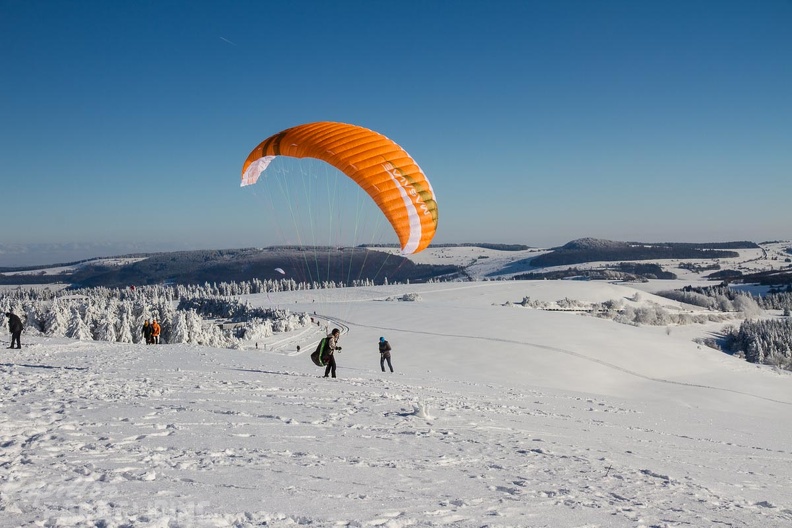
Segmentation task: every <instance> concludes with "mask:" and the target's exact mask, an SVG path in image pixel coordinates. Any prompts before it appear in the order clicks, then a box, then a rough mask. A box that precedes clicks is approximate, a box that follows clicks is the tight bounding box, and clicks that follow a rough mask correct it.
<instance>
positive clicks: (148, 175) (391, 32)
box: [0, 0, 792, 266]
mask: <svg viewBox="0 0 792 528" xmlns="http://www.w3.org/2000/svg"><path fill="white" fill-rule="evenodd" d="M323 120H329V121H342V122H347V123H353V124H356V125H360V126H364V127H367V128H371V129H374V130H377V131H378V132H381V133H382V134H385V135H386V136H388V137H390V138H391V139H393V140H395V141H396V142H397V143H399V144H400V145H401V146H402V147H404V148H405V149H406V150H407V151H408V152H410V154H411V155H412V156H413V158H414V159H415V160H416V161H417V162H418V163H419V164H420V166H421V168H422V169H424V171H425V172H426V174H427V176H428V177H429V179H430V180H431V182H432V184H433V186H434V189H435V192H436V193H437V196H438V205H439V218H440V220H439V227H438V232H437V235H436V237H435V242H438V243H447V242H482V241H486V242H503V243H521V244H528V245H533V246H545V247H546V246H552V245H558V244H563V243H565V242H567V241H569V240H572V239H575V238H580V237H585V236H591V237H597V238H609V239H614V240H638V241H720V240H744V239H748V240H753V241H757V242H759V241H763V240H770V239H779V238H780V239H790V238H792V208H791V207H790V198H791V197H792V2H790V1H789V0H762V1H755V2H753V1H747V0H741V1H729V0H714V1H695V0H690V1H668V0H663V1H656V2H652V1H631V0H628V1H609V0H603V1H563V0H562V1H541V2H540V1H514V2H512V1H505V0H500V1H497V0H493V1H489V2H485V1H475V2H472V1H462V0H460V1H415V0H399V1H398V2H397V1H388V2H385V1H376V0H361V1H357V0H354V1H338V2H335V1H333V2H331V1H323V0H317V1H299V0H298V1H283V2H272V1H260V0H256V1H213V2H210V1H198V0H193V1H186V0H185V1H176V0H173V1H169V0H157V1H153V0H152V1H134V2H132V1H123V0H117V1H90V0H80V1H71V0H57V1H43V0H0V122H2V124H1V125H0V180H2V191H0V193H1V194H0V197H1V198H0V199H2V204H3V207H2V209H0V210H1V211H2V213H3V217H4V221H3V227H4V229H2V232H1V233H2V234H0V250H4V251H5V253H0V266H2V265H10V264H17V263H19V262H21V261H19V260H15V259H16V257H13V252H14V251H16V250H18V249H19V248H20V245H24V246H25V248H26V249H27V250H29V251H43V250H42V249H41V248H46V247H48V245H50V244H62V245H71V244H76V245H79V246H80V247H83V248H85V251H84V252H85V253H90V252H91V251H93V252H95V253H105V254H114V253H123V252H126V251H127V250H132V249H134V250H168V249H184V248H228V247H248V246H262V245H269V244H277V243H279V240H278V239H277V237H273V236H272V233H271V232H270V230H268V229H267V227H266V225H262V222H261V216H260V214H259V213H258V212H257V208H258V207H259V206H260V202H259V201H257V199H256V198H255V194H252V193H250V192H246V191H247V190H248V189H247V188H245V189H240V187H239V178H240V168H241V165H242V162H243V161H244V159H245V157H246V156H247V154H248V152H249V151H250V150H251V149H252V148H253V147H254V146H256V144H258V143H259V142H260V141H261V140H263V139H264V138H266V137H267V136H269V135H271V134H273V133H276V132H278V131H280V130H282V129H285V128H288V127H290V126H293V125H297V124H301V123H306V122H311V121H323ZM393 241H394V242H395V237H394V238H393ZM31 245H39V246H37V247H38V249H36V248H33V249H31ZM97 248H98V249H97ZM116 250H117V251H116ZM91 256H92V255H91ZM39 258H43V257H40V256H39ZM30 260H34V259H33V258H32V257H31V259H30ZM45 260H46V259H45Z"/></svg>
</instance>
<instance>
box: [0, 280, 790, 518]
mask: <svg viewBox="0 0 792 528" xmlns="http://www.w3.org/2000/svg"><path fill="white" fill-rule="evenodd" d="M531 284H533V285H534V286H530V285H529V284H527V283H526V284H514V283H510V282H480V283H455V284H440V285H437V284H435V285H431V284H427V285H420V286H417V285H412V286H388V287H376V288H365V289H354V290H351V289H349V290H339V291H335V292H325V293H323V294H321V295H317V292H312V293H308V294H306V293H298V292H286V293H277V294H270V295H269V296H267V295H261V296H251V297H250V298H249V299H248V300H250V301H251V303H254V304H259V305H262V306H263V305H267V304H278V305H280V306H290V307H292V308H293V309H294V310H300V311H302V310H305V311H309V312H316V316H315V317H316V318H317V319H318V320H319V322H320V324H319V325H317V327H316V329H313V328H311V329H301V330H299V331H295V332H293V333H291V334H286V335H276V336H273V337H272V338H269V339H268V340H266V341H262V342H260V343H258V345H259V348H258V349H256V347H255V343H248V345H247V346H246V348H245V349H243V350H219V349H212V348H202V347H196V346H189V345H159V346H145V345H122V344H108V343H99V342H74V341H68V340H52V339H48V338H44V337H39V338H29V339H28V338H26V336H23V344H25V347H24V348H23V349H22V350H13V351H12V350H4V351H3V359H2V361H1V362H0V363H1V364H0V387H2V394H1V397H0V467H2V473H0V512H2V514H0V526H9V527H10V526H26V525H29V526H157V527H160V526H162V527H165V526H168V527H169V526H185V527H187V526H264V525H266V526H295V525H311V526H384V527H408V526H493V527H495V526H512V527H513V526H552V527H573V526H574V527H580V526H588V527H594V526H602V527H606V526H608V527H610V526H625V527H627V526H629V527H636V526H665V527H671V526H683V525H684V526H712V525H731V526H763V527H765V526H767V527H782V526H788V525H789V524H790V523H792V502H791V501H790V500H789V495H788V490H789V488H790V486H791V485H792V450H790V448H789V438H790V437H791V436H792V422H790V420H789V419H788V418H789V416H790V411H792V377H790V375H789V374H788V373H783V372H777V371H775V370H773V369H770V368H767V367H757V366H754V365H749V364H747V363H745V362H743V361H741V360H738V359H735V358H732V357H729V356H726V355H723V354H721V353H719V352H716V351H714V350H710V349H707V348H701V347H699V346H697V345H696V344H694V343H692V342H691V340H690V337H691V336H690V334H689V333H683V332H677V331H673V332H670V333H668V332H667V331H666V329H665V328H654V327H633V326H626V325H619V324H617V323H614V322H612V321H608V320H602V319H595V318H592V317H586V316H581V315H577V314H574V313H564V312H548V311H542V310H532V309H526V308H523V307H519V306H513V305H508V302H509V301H512V302H514V301H519V300H520V299H521V298H522V297H523V296H524V295H530V296H532V298H537V299H538V298H546V299H549V300H554V299H559V298H563V297H564V296H569V297H575V298H579V299H582V298H586V299H591V300H606V299H607V298H610V297H612V296H613V295H619V296H620V297H623V298H628V297H631V296H634V293H635V290H634V289H632V288H627V287H622V286H615V285H610V284H594V283H584V282H567V281H558V282H536V283H531ZM405 294H412V295H409V296H408V298H412V299H415V300H413V301H400V300H397V299H400V298H404V297H403V296H404V295H405ZM644 295H645V297H646V298H650V297H651V296H650V294H644ZM325 324H327V325H331V326H339V327H341V328H343V329H344V330H345V334H344V335H343V336H342V338H341V342H340V344H341V345H342V346H343V350H342V351H341V353H340V354H339V356H338V362H339V369H338V375H339V377H338V378H337V379H335V380H333V379H324V378H322V377H321V374H322V371H321V369H319V368H318V367H315V366H314V365H313V364H312V363H311V362H310V360H309V358H308V353H309V352H310V350H311V348H312V347H311V346H309V345H310V343H312V342H313V341H314V340H315V339H316V338H318V336H320V335H321V332H322V328H323V325H325ZM695 328H696V331H698V332H701V334H702V335H704V334H706V333H707V332H709V331H712V330H713V329H714V328H715V327H710V326H697V327H695ZM380 336H384V337H386V338H387V339H389V340H390V342H391V344H392V345H393V349H394V350H393V362H394V366H395V368H396V372H395V373H394V374H391V373H390V372H388V373H383V372H381V371H380V368H379V354H378V353H377V349H376V342H377V340H378V338H379V337H380ZM298 344H299V345H301V351H300V352H299V353H298V352H297V351H296V346H297V345H298Z"/></svg>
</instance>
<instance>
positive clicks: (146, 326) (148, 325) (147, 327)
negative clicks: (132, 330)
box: [143, 319, 152, 345]
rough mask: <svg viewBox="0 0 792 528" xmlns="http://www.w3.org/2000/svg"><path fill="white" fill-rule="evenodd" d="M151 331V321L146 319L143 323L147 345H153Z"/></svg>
mask: <svg viewBox="0 0 792 528" xmlns="http://www.w3.org/2000/svg"><path fill="white" fill-rule="evenodd" d="M151 331H152V328H151V323H149V320H148V319H146V322H145V323H143V338H144V339H145V340H146V344H147V345H150V344H151Z"/></svg>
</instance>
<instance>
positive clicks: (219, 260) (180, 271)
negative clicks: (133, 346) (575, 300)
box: [0, 247, 461, 287]
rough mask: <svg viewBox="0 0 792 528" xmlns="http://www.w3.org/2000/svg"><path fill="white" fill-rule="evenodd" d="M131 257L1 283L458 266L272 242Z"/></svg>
mask: <svg viewBox="0 0 792 528" xmlns="http://www.w3.org/2000/svg"><path fill="white" fill-rule="evenodd" d="M135 257H136V258H135V259H131V260H132V261H131V262H129V263H126V264H123V263H122V264H114V265H108V264H106V263H105V262H104V261H103V259H96V260H94V261H86V262H81V263H78V264H77V265H73V266H69V267H64V268H65V269H64V270H63V271H62V272H60V273H58V274H55V275H53V274H44V272H43V271H41V272H40V273H26V274H18V273H16V274H6V275H0V284H47V283H54V282H60V283H68V284H70V285H72V286H75V287H93V286H106V287H126V286H130V285H151V284H162V283H169V284H203V283H205V282H209V283H212V282H230V281H237V282H239V281H245V280H253V279H259V280H267V279H282V278H289V279H293V280H295V281H297V282H309V283H312V282H335V283H340V284H350V283H352V282H354V281H361V280H372V281H374V282H376V283H378V284H381V283H382V282H383V281H385V280H388V281H390V282H407V281H410V282H423V281H427V280H429V279H432V278H435V277H439V276H444V275H451V276H453V275H455V274H457V273H459V272H460V271H461V269H460V268H459V267H458V266H453V265H441V266H438V265H429V264H415V263H414V262H412V261H410V260H408V259H406V258H404V257H402V256H399V255H391V254H388V253H385V252H381V251H376V250H367V249H363V248H329V247H311V248H304V247H303V248H294V247H271V248H264V249H255V248H247V249H232V250H198V251H177V252H173V253H155V254H150V255H140V254H137V255H135ZM141 257H145V258H142V259H141ZM53 267H55V266H53ZM280 270H282V271H283V273H281V271H280ZM5 271H6V272H8V271H10V270H5ZM16 271H19V270H16Z"/></svg>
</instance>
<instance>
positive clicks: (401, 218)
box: [242, 121, 437, 254]
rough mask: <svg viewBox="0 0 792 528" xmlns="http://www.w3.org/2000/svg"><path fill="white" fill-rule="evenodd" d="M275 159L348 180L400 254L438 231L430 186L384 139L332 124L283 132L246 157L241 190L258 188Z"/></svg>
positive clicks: (360, 129)
mask: <svg viewBox="0 0 792 528" xmlns="http://www.w3.org/2000/svg"><path fill="white" fill-rule="evenodd" d="M275 156H289V157H292V158H316V159H320V160H322V161H325V162H327V163H329V164H330V165H332V166H334V167H336V168H337V169H339V170H340V171H341V172H343V173H344V174H346V175H347V176H349V177H350V178H351V179H352V180H353V181H355V182H356V183H357V184H358V185H360V187H361V188H363V190H365V191H366V193H368V195H369V196H371V197H372V198H373V199H374V202H375V203H376V204H377V206H378V207H379V208H380V209H381V210H382V212H383V213H384V214H385V218H387V219H388V221H389V222H390V224H391V226H393V229H394V231H395V232H396V235H397V236H398V237H399V243H400V244H401V248H402V252H403V253H405V254H410V253H417V252H419V251H421V250H423V249H425V248H426V247H427V246H428V245H429V243H430V242H431V241H432V238H433V237H434V234H435V231H436V230H437V201H436V199H435V194H434V191H433V190H432V185H431V184H430V183H429V180H428V179H427V178H426V176H425V175H424V173H423V171H421V169H420V167H418V164H417V163H415V161H413V159H412V158H411V157H410V155H409V154H407V152H405V150H404V149H403V148H401V147H400V146H399V145H397V144H396V143H395V142H393V141H391V140H390V139H388V138H387V137H385V136H383V135H382V134H379V133H377V132H374V131H372V130H369V129H367V128H363V127H359V126H355V125H348V124H345V123H333V122H330V121H322V122H318V123H307V124H305V125H299V126H296V127H292V128H289V129H286V130H284V131H282V132H278V133H277V134H275V135H273V136H270V137H268V138H267V139H265V140H264V141H262V142H261V143H260V144H259V145H258V146H257V147H256V148H254V149H253V151H252V152H251V153H250V154H249V155H248V157H247V159H246V160H245V163H244V165H242V186H243V187H244V186H246V185H252V184H254V183H256V181H257V180H258V178H259V175H261V173H262V172H264V170H265V169H266V168H267V166H268V165H269V163H270V162H271V161H272V160H273V159H274V158H275Z"/></svg>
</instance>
